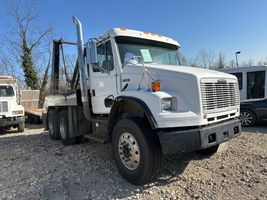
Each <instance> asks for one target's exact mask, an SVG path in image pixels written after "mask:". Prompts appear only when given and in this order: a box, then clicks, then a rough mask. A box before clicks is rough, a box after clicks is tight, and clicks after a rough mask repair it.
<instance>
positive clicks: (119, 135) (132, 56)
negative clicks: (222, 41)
mask: <svg viewBox="0 0 267 200" xmlns="http://www.w3.org/2000/svg"><path fill="white" fill-rule="evenodd" d="M73 21H74V23H75V25H76V29H77V42H75V43H71V42H65V41H63V40H62V39H60V40H54V46H53V66H52V70H51V71H52V72H51V95H50V96H48V97H46V99H45V103H44V107H43V116H44V117H43V120H44V123H45V124H46V127H47V129H48V131H49V134H50V136H51V138H53V139H60V140H61V141H62V142H63V143H64V144H66V145H67V144H73V143H76V142H77V138H80V136H85V137H88V138H93V139H96V140H99V141H102V142H107V143H110V144H111V145H112V153H113V157H114V160H115V163H116V165H117V167H118V170H119V172H120V174H121V175H122V176H123V177H124V178H125V179H126V180H127V181H129V182H130V183H133V184H137V185H138V184H145V183H147V182H150V181H151V180H153V179H154V178H155V177H156V176H157V175H158V173H159V170H160V166H161V164H162V155H163V154H173V153H178V152H192V151H202V152H204V153H215V152H216V151H217V149H218V147H219V145H220V144H221V143H223V142H226V141H228V140H230V139H232V138H234V137H236V136H238V135H240V121H239V119H238V116H239V104H240V103H239V89H238V83H237V79H236V77H234V76H232V75H229V74H226V73H221V72H217V71H211V70H207V69H199V68H192V67H188V66H183V63H182V61H181V58H180V54H179V48H180V45H179V43H178V42H176V41H175V40H173V39H171V38H168V37H164V36H161V35H158V34H152V33H149V32H141V31H136V30H130V29H125V28H114V29H110V30H108V31H107V33H106V34H104V35H103V36H100V37H98V38H91V39H89V40H88V41H87V42H85V43H84V42H83V36H82V25H81V23H80V21H79V20H78V19H77V18H75V17H74V18H73ZM63 44H73V45H77V52H78V58H77V62H76V65H75V68H74V72H73V75H72V78H68V80H67V82H68V85H69V90H68V91H67V92H64V93H60V92H59V62H60V60H61V59H60V54H61V52H63V51H62V46H63Z"/></svg>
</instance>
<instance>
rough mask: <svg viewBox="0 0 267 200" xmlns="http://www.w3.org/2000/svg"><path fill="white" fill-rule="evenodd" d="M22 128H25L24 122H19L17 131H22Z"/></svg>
mask: <svg viewBox="0 0 267 200" xmlns="http://www.w3.org/2000/svg"><path fill="white" fill-rule="evenodd" d="M24 128H25V122H21V123H19V125H18V132H20V133H22V132H24Z"/></svg>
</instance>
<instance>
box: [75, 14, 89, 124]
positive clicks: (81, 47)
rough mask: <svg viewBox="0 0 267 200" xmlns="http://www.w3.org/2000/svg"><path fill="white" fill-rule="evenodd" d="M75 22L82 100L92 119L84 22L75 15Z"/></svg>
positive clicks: (84, 108)
mask: <svg viewBox="0 0 267 200" xmlns="http://www.w3.org/2000/svg"><path fill="white" fill-rule="evenodd" d="M73 23H74V24H75V26H76V31H77V52H78V64H79V74H80V87H81V94H82V102H83V112H84V115H85V117H86V119H88V120H90V119H91V111H90V108H89V100H88V87H87V72H86V67H85V57H84V45H83V35H82V24H81V22H80V20H79V19H78V18H76V17H75V16H73Z"/></svg>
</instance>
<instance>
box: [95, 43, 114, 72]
mask: <svg viewBox="0 0 267 200" xmlns="http://www.w3.org/2000/svg"><path fill="white" fill-rule="evenodd" d="M97 57H98V65H99V67H100V68H102V69H104V70H105V71H112V70H113V69H114V63H113V54H112V49H111V43H110V41H107V42H106V43H104V44H101V45H99V46H98V47H97ZM100 71H101V69H94V72H100Z"/></svg>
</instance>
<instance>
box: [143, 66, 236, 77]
mask: <svg viewBox="0 0 267 200" xmlns="http://www.w3.org/2000/svg"><path fill="white" fill-rule="evenodd" d="M145 66H146V68H147V69H149V70H151V71H152V72H154V73H156V74H155V75H156V76H159V77H158V78H159V79H160V76H161V75H162V73H164V71H165V72H167V73H169V75H168V76H172V75H173V74H176V73H179V74H181V76H184V77H186V76H194V77H195V78H196V79H198V80H200V79H202V78H228V79H229V78H231V79H236V77H235V76H233V75H231V74H227V73H223V72H219V71H215V70H210V69H203V68H196V67H189V66H174V65H156V64H153V65H145ZM164 75H166V74H164ZM176 76H177V75H176Z"/></svg>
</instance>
